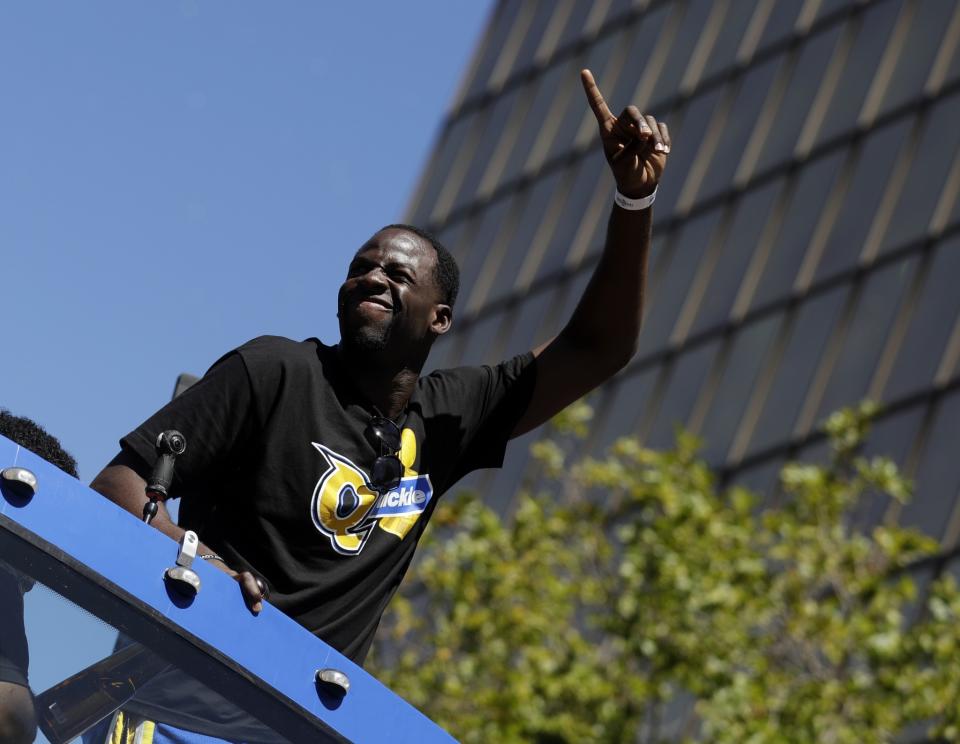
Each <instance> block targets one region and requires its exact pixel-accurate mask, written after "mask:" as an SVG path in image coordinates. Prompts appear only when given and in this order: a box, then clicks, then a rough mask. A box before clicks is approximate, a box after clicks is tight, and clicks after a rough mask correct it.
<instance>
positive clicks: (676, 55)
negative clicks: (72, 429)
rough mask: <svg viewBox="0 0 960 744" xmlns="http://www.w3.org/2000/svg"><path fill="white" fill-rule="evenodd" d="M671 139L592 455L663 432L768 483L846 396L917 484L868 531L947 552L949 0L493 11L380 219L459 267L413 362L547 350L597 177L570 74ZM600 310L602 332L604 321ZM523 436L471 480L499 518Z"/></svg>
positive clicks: (954, 478)
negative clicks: (638, 323) (411, 177)
mask: <svg viewBox="0 0 960 744" xmlns="http://www.w3.org/2000/svg"><path fill="white" fill-rule="evenodd" d="M584 67H588V68H590V69H592V70H593V71H594V74H595V76H596V78H597V81H598V83H599V85H600V88H601V90H602V91H603V92H604V94H605V96H606V98H607V101H608V103H609V105H610V107H611V109H613V110H614V111H615V112H618V111H620V110H621V109H622V108H623V107H624V106H626V105H627V104H629V103H634V104H636V105H638V106H639V107H640V108H641V110H644V111H648V112H650V113H653V114H654V115H655V116H657V117H658V118H659V119H661V120H664V121H666V122H668V124H669V126H670V130H671V134H672V139H673V144H674V147H673V152H672V154H671V155H670V161H669V163H668V167H667V172H666V174H665V177H664V180H663V183H662V184H661V187H660V193H659V196H658V199H657V203H656V206H655V208H654V211H655V218H654V236H655V237H654V243H653V248H652V252H651V256H650V271H649V288H648V299H647V309H646V314H645V327H644V331H643V333H642V337H641V341H640V351H639V353H638V355H637V356H636V358H635V359H634V361H633V362H632V363H631V364H630V365H629V367H628V368H627V369H625V370H624V371H623V372H621V373H620V374H619V375H618V376H617V377H616V378H614V379H613V380H611V381H610V382H608V383H607V384H606V385H604V386H603V388H602V389H600V390H598V391H596V392H595V393H594V394H593V395H592V396H591V402H592V404H593V405H594V408H595V411H596V414H595V425H594V427H593V432H592V434H591V438H590V440H589V441H588V443H587V445H586V447H587V448H588V449H589V450H590V451H592V452H594V453H598V452H600V451H602V450H603V448H604V447H606V446H607V445H609V444H610V443H611V442H612V441H613V440H614V439H615V438H616V437H618V436H620V435H623V434H628V433H629V434H634V435H637V436H639V437H640V438H641V440H642V441H643V442H644V443H646V444H648V445H650V446H654V447H662V446H667V445H669V444H670V443H671V441H672V438H673V435H674V430H675V426H676V425H677V424H680V425H682V426H684V427H686V428H687V429H688V430H690V431H692V432H693V433H695V434H697V435H699V436H700V437H702V438H703V440H704V441H705V449H704V455H705V456H706V457H707V459H708V460H709V461H710V462H711V463H713V464H714V465H716V466H717V467H718V468H719V469H720V470H721V472H722V473H723V474H724V477H725V478H726V480H727V481H728V482H740V483H743V484H745V485H748V486H750V487H753V488H755V489H756V490H758V491H760V492H761V493H765V494H771V495H772V496H771V497H772V498H775V496H773V494H775V492H776V475H777V473H778V471H779V468H780V467H781V465H782V464H783V463H784V461H785V460H786V459H790V458H797V457H813V458H815V457H817V456H818V454H822V452H823V450H824V447H825V443H824V440H823V437H822V434H821V429H820V425H821V424H822V422H823V420H824V418H825V416H826V415H827V414H828V413H830V412H831V411H833V410H835V409H837V408H838V407H840V406H842V405H845V404H852V403H856V402H857V401H860V400H862V399H864V398H871V399H873V400H876V401H878V402H880V403H882V404H883V406H884V408H883V413H882V414H881V416H880V418H879V419H878V421H877V423H876V425H875V427H874V431H873V434H872V436H871V438H870V442H869V445H868V449H869V450H870V451H871V452H875V453H884V454H889V455H891V456H893V457H894V458H895V459H896V460H897V461H898V462H899V463H900V464H901V466H902V467H903V468H905V469H906V471H907V472H908V473H909V474H911V476H912V477H913V478H914V479H915V483H916V496H915V498H914V500H913V501H912V502H911V503H909V504H907V505H905V506H901V505H899V504H896V503H893V502H887V501H880V500H877V501H876V503H874V504H872V505H871V506H870V509H871V510H872V511H871V513H870V514H868V515H865V516H866V517H867V518H868V519H872V520H882V519H895V520H899V521H900V522H901V523H907V524H911V525H915V526H917V527H919V528H921V529H923V530H924V531H925V532H927V533H929V534H931V535H933V536H935V537H937V538H939V539H940V540H941V541H942V544H943V547H944V551H945V556H949V555H952V551H955V550H956V546H957V545H958V544H960V542H958V539H960V500H958V491H960V457H957V455H956V448H957V442H958V440H960V366H958V361H960V200H958V192H960V4H958V3H956V2H954V1H953V0H873V1H872V2H851V1H850V0H804V1H803V2H801V1H800V0H797V2H792V1H791V2H786V1H778V2H775V1H774V0H669V1H659V2H658V0H640V1H639V2H632V3H631V2H629V1H628V0H595V1H591V0H557V1H554V0H536V1H534V0H523V2H521V1H520V0H501V1H500V2H499V3H498V4H497V5H496V6H495V8H494V9H493V11H492V13H491V17H490V20H489V23H488V26H487V28H486V31H485V33H484V36H483V38H482V41H481V42H480V44H479V47H478V49H477V51H476V53H475V54H474V57H473V60H472V63H471V65H470V67H469V68H468V71H467V73H466V76H465V79H464V82H463V84H462V86H461V91H460V92H459V94H458V95H457V97H456V100H455V101H454V103H453V105H452V107H451V110H450V113H449V115H448V118H447V120H446V122H445V123H444V125H443V127H442V129H441V132H440V134H439V137H438V140H437V143H436V145H435V148H434V151H433V153H432V155H431V157H430V160H429V162H428V165H427V167H426V169H425V172H424V173H423V175H422V177H421V181H420V183H419V185H418V188H417V191H416V193H415V195H414V197H413V199H412V201H411V204H410V207H409V210H408V214H407V219H408V220H409V221H410V222H414V223H416V224H421V225H424V226H426V227H428V228H430V229H432V230H433V231H434V232H436V233H437V234H438V235H439V237H440V238H441V240H442V241H443V242H444V243H445V244H446V245H447V246H448V247H449V248H450V249H451V250H452V252H453V253H454V254H455V256H456V257H457V259H458V261H459V263H460V266H461V269H462V272H463V290H462V293H461V298H460V300H459V301H458V307H457V313H456V315H457V320H456V322H455V324H454V330H453V331H452V332H451V333H450V334H448V335H447V336H446V337H444V338H443V339H442V340H441V341H439V342H438V344H437V347H436V349H435V351H434V355H433V358H432V359H431V364H432V365H433V366H436V367H441V366H452V365H457V364H468V363H469V364H472V363H485V362H495V361H497V360H499V359H502V358H504V357H506V356H509V355H512V354H515V353H520V352H522V351H525V350H527V349H529V348H531V347H532V346H534V345H535V344H537V343H539V342H541V341H543V340H545V339H547V338H549V337H550V336H551V335H552V334H555V333H556V332H557V331H558V330H559V329H560V328H561V327H562V325H563V323H564V322H565V321H566V320H567V318H568V317H569V315H570V313H571V311H572V309H573V305H574V303H575V301H576V299H577V298H578V297H579V295H580V292H581V291H582V289H583V287H584V286H585V284H586V281H587V279H588V278H589V275H590V272H591V270H592V268H593V266H594V265H595V263H596V260H597V257H598V255H599V252H600V250H601V247H602V244H603V239H604V231H605V225H606V219H607V215H608V213H609V210H610V206H611V203H612V196H613V180H612V178H611V176H610V175H609V172H608V169H607V166H606V164H605V163H604V161H603V158H602V155H601V153H600V150H599V147H598V144H597V141H596V122H595V120H594V118H593V116H592V114H591V113H590V111H589V109H588V107H587V105H586V103H585V100H584V96H583V93H582V90H581V86H580V82H579V77H578V72H579V70H580V69H581V68H584ZM611 322H615V319H614V318H611ZM541 435H542V434H540V433H537V432H534V433H531V434H529V435H527V436H525V437H524V438H522V439H521V440H520V442H519V444H515V445H514V447H513V448H512V450H511V451H510V453H509V455H508V459H507V462H506V464H505V467H504V468H503V470H501V471H490V472H486V473H482V474H479V475H477V476H475V477H474V478H473V480H472V481H471V485H472V486H473V487H476V488H479V489H482V490H483V492H484V493H485V494H486V497H487V498H488V499H489V501H490V502H491V503H493V504H495V505H497V506H498V507H500V508H503V509H508V508H509V504H510V501H511V499H512V497H513V495H514V493H515V492H516V490H517V488H518V485H519V483H520V481H521V478H522V475H523V472H524V469H525V467H526V466H527V464H528V461H529V456H528V454H527V451H528V445H529V443H530V441H531V440H532V439H534V438H536V437H537V436H541Z"/></svg>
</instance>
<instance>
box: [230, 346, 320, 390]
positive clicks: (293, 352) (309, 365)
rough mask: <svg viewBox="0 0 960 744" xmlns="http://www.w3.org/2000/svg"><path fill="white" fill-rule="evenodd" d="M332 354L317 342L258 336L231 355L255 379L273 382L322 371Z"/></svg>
mask: <svg viewBox="0 0 960 744" xmlns="http://www.w3.org/2000/svg"><path fill="white" fill-rule="evenodd" d="M331 351H332V348H331V347H329V346H326V345H325V344H323V343H322V342H321V341H319V340H318V339H316V338H308V339H304V340H303V341H295V340H293V339H290V338H284V337H283V336H257V338H254V339H251V340H250V341H247V342H246V343H245V344H242V345H241V346H238V347H237V348H236V349H234V350H233V351H232V352H231V354H236V355H237V356H239V357H240V359H241V360H243V364H244V366H245V367H246V368H247V372H248V374H249V375H250V377H251V378H252V379H265V380H270V379H274V378H276V379H280V378H282V377H284V376H286V375H289V374H291V373H295V372H297V371H303V372H304V373H306V372H307V371H309V370H312V369H317V368H319V367H322V366H323V364H324V360H325V359H328V358H329V355H330V353H331ZM228 356H229V355H228Z"/></svg>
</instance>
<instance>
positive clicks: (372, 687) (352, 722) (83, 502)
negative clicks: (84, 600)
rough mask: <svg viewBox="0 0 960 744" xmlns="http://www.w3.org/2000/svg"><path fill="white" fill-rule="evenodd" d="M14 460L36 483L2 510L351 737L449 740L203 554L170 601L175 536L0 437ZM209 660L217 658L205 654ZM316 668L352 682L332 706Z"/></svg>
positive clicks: (4, 455)
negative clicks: (185, 591)
mask: <svg viewBox="0 0 960 744" xmlns="http://www.w3.org/2000/svg"><path fill="white" fill-rule="evenodd" d="M13 466H17V467H23V468H27V469H29V470H30V471H31V472H33V473H34V474H35V475H36V476H37V480H38V490H37V493H36V495H35V496H34V497H33V498H32V499H30V500H29V501H28V502H27V503H26V504H24V505H14V504H12V503H10V502H9V501H8V500H7V499H5V498H3V496H0V514H3V515H4V516H5V517H7V518H9V519H11V520H12V521H15V522H17V523H18V524H19V525H21V526H22V527H24V528H26V529H27V530H29V531H30V532H32V533H34V534H35V535H37V536H38V537H40V538H42V539H43V540H45V541H47V542H49V543H51V544H52V545H53V546H55V547H56V548H57V549H59V550H61V551H63V552H64V553H66V554H67V555H69V556H71V557H72V558H73V559H74V560H77V561H79V562H81V563H83V564H84V565H85V566H87V567H88V568H89V569H91V570H93V571H94V572H95V573H96V574H98V575H99V576H100V577H102V578H103V579H105V580H106V581H109V582H113V583H114V584H116V585H118V586H120V587H121V588H123V589H124V590H126V591H127V592H129V593H130V594H131V595H133V596H134V597H136V598H137V599H138V600H141V601H142V602H144V603H145V604H147V605H149V606H150V607H152V608H153V609H154V610H156V611H157V612H158V613H160V614H161V615H163V616H164V617H166V618H169V619H170V620H171V621H173V622H174V623H176V624H177V625H178V626H179V627H180V628H182V629H183V630H184V631H186V633H188V634H191V635H193V636H195V637H197V638H198V639H200V640H201V641H203V642H204V643H206V644H208V645H209V646H211V647H212V648H214V649H216V650H217V651H219V652H220V653H222V654H223V655H225V656H227V657H229V658H230V659H232V660H233V661H235V662H236V663H237V664H239V665H240V666H242V667H243V668H245V669H246V670H247V671H248V672H250V673H251V674H253V675H254V676H256V677H257V678H259V679H260V680H262V681H263V683H264V684H265V686H268V687H270V688H273V690H275V691H276V692H277V693H279V694H280V695H283V696H285V697H286V698H288V699H289V700H291V701H293V702H294V703H296V704H297V705H299V706H300V707H301V708H303V709H305V710H306V711H309V713H310V714H312V715H314V716H316V717H317V718H319V719H320V720H322V721H323V722H324V723H325V724H326V725H327V726H329V727H330V728H332V729H333V730H334V731H336V732H337V733H339V734H340V735H341V736H343V737H345V738H346V739H348V740H350V741H353V742H358V743H363V742H383V741H390V742H398V743H403V742H410V743H411V744H414V743H416V744H431V743H432V742H455V741H456V740H455V739H454V738H453V737H452V736H450V734H448V733H447V732H446V731H444V730H443V729H442V728H440V727H439V726H437V725H436V724H435V723H434V722H433V721H431V720H430V719H429V718H427V717H426V716H425V715H423V714H422V713H421V712H420V711H418V710H417V709H416V708H414V707H413V706H412V705H410V704H409V703H407V702H406V701H405V700H403V699H402V698H401V697H399V696H398V695H396V694H394V693H393V692H391V691H390V690H389V689H388V688H387V687H385V686H384V685H383V684H381V683H380V682H378V681H377V680H376V679H375V678H374V677H373V676H371V675H370V674H368V673H367V672H365V671H364V670H363V669H362V668H361V667H359V666H357V665H356V664H354V663H353V662H351V661H350V660H349V659H347V658H346V657H345V656H343V655H341V654H340V653H339V652H337V651H336V650H334V649H333V648H331V647H330V646H329V645H327V644H326V643H324V642H323V641H322V640H320V639H319V638H317V637H316V636H314V635H313V634H311V633H310V632H309V631H307V630H306V629H305V628H303V627H302V626H301V625H298V624H297V623H296V622H294V621H293V620H292V619H290V618H289V617H287V616H286V615H284V614H283V613H282V612H280V611H279V610H277V609H276V608H274V607H272V606H271V605H270V604H269V603H264V608H263V611H262V612H261V613H260V614H259V615H257V616H254V615H252V614H251V613H250V612H249V611H248V610H247V608H246V606H245V605H244V603H243V600H242V598H241V596H240V591H239V589H238V587H237V584H236V582H234V581H233V580H231V579H230V577H228V576H227V575H226V574H224V573H223V572H221V571H219V570H217V569H216V568H213V567H212V566H208V565H205V564H204V562H203V561H195V562H194V569H195V570H196V572H197V574H198V575H199V576H200V579H201V584H202V586H201V591H200V593H199V594H198V595H197V597H196V599H195V601H194V602H193V603H192V604H191V605H190V606H189V607H186V608H179V607H177V606H176V605H175V604H173V603H172V602H171V601H170V598H169V595H168V593H167V590H166V588H165V584H164V581H163V578H162V577H163V572H164V571H165V570H166V568H168V567H169V566H171V565H173V562H174V560H175V559H176V555H177V545H176V543H175V542H173V541H172V540H170V539H169V538H168V537H166V536H164V535H162V534H161V533H160V532H158V531H157V530H155V529H153V528H152V527H150V526H148V525H146V524H143V523H142V522H140V521H139V520H138V519H136V517H134V516H133V515H132V514H130V513H129V512H126V511H124V510H123V509H121V508H120V507H118V506H116V505H115V504H113V503H112V502H110V501H109V500H107V499H105V498H104V497H103V496H101V495H100V494H98V493H96V492H94V491H92V490H90V489H89V488H88V487H86V486H84V485H83V484H82V483H80V481H78V480H76V479H75V478H72V477H70V476H69V475H67V474H66V473H64V472H63V471H61V470H60V469H59V468H57V467H55V466H53V465H51V464H50V463H48V462H46V461H45V460H43V459H42V458H40V457H38V456H37V455H35V454H34V453H32V452H30V451H29V450H27V449H24V448H22V447H20V446H18V445H17V444H15V443H13V442H11V441H10V440H9V439H6V438H5V437H3V436H0V470H2V469H4V468H8V467H13ZM85 609H88V610H89V609H90V608H85ZM105 619H107V620H108V621H109V618H105ZM165 632H170V631H165ZM211 663H217V662H216V661H215V660H214V659H213V658H211ZM324 667H333V668H335V669H339V670H340V671H343V672H344V673H346V674H347V675H348V676H349V678H350V691H349V692H348V693H347V694H346V695H345V696H344V698H343V701H342V703H341V704H340V705H339V707H337V708H335V709H328V708H327V707H326V706H324V705H323V704H322V703H321V701H320V700H319V697H318V694H317V689H316V687H315V681H314V680H315V673H316V670H318V669H322V668H324Z"/></svg>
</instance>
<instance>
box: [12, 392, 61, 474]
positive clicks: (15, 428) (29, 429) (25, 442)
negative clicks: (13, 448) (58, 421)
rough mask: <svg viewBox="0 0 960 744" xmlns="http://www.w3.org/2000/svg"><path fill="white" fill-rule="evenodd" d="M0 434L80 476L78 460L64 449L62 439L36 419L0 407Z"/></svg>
mask: <svg viewBox="0 0 960 744" xmlns="http://www.w3.org/2000/svg"><path fill="white" fill-rule="evenodd" d="M0 434H2V435H3V436H5V437H6V438H7V439H9V440H11V441H13V442H15V443H16V444H19V445H20V446H21V447H24V448H26V449H28V450H30V451H31V452H33V453H34V454H35V455H40V457H42V458H43V459H44V460H46V461H47V462H49V463H52V464H54V465H56V466H57V467H58V468H60V469H61V470H62V471H63V472H65V473H66V474H67V475H72V476H73V477H74V478H77V477H78V476H77V461H76V460H74V459H73V457H72V456H71V455H70V453H69V452H66V451H65V450H64V449H63V447H62V446H61V445H60V440H58V439H57V438H56V437H55V436H53V435H52V434H47V432H45V431H44V430H43V428H42V427H41V426H40V425H39V424H38V423H37V422H36V421H31V420H30V419H28V418H24V417H23V416H14V415H13V414H12V413H10V411H8V410H7V409H6V408H0Z"/></svg>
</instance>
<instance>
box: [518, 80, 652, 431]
mask: <svg viewBox="0 0 960 744" xmlns="http://www.w3.org/2000/svg"><path fill="white" fill-rule="evenodd" d="M580 79H581V82H582V83H583V89H584V92H585V93H586V96H587V102H588V104H589V105H590V108H591V110H592V111H593V113H594V116H596V117H597V124H598V125H599V127H600V143H601V145H602V146H603V154H604V156H605V157H606V159H607V163H608V164H609V166H610V170H611V171H612V172H613V177H614V180H615V181H616V185H617V191H618V192H619V194H620V195H621V197H626V199H622V198H620V197H618V198H617V203H615V204H614V206H613V207H612V208H611V212H610V220H609V223H608V224H607V239H606V243H605V244H604V248H603V254H602V255H601V256H600V262H599V263H598V264H597V267H596V269H594V272H593V276H592V277H591V278H590V282H589V283H588V284H587V288H586V289H585V290H584V293H583V295H582V296H581V298H580V301H579V302H578V303H577V307H576V309H575V310H574V311H573V315H572V316H571V318H570V320H569V322H568V323H567V325H566V326H565V327H564V329H563V330H562V331H561V332H560V334H559V335H558V336H556V337H555V338H553V339H552V340H550V341H548V342H547V343H545V344H543V345H542V346H539V347H538V348H536V349H534V351H533V353H534V356H535V357H536V358H537V381H536V385H535V387H534V390H533V396H532V398H531V400H530V405H529V406H528V408H527V411H526V413H525V414H524V416H523V418H521V419H520V422H519V423H518V424H517V426H516V428H515V429H514V431H513V436H519V435H521V434H524V433H525V432H527V431H530V429H533V428H534V427H536V426H539V425H540V424H542V423H543V422H545V421H547V420H548V419H550V418H551V417H552V416H554V415H555V414H557V413H559V412H560V411H561V410H563V409H564V408H565V407H566V406H568V405H569V404H570V403H572V402H573V401H575V400H577V398H580V397H582V396H583V395H585V394H586V393H588V392H589V391H590V390H593V388H595V387H597V386H598V385H600V384H601V383H603V382H604V381H605V380H607V379H609V378H610V377H611V376H613V375H614V374H615V373H616V372H617V371H619V370H620V369H622V368H623V367H624V366H625V365H626V364H627V362H629V361H630V358H631V357H632V356H633V354H634V353H635V351H636V348H637V337H638V336H639V333H640V325H641V321H642V319H643V297H644V286H645V283H646V275H647V253H648V251H649V249H650V233H651V224H652V220H653V209H652V207H646V208H643V203H644V202H643V201H641V203H640V204H639V205H638V204H631V202H635V201H636V200H644V197H649V196H650V195H651V194H653V192H654V191H655V190H656V187H657V184H658V183H659V181H660V176H661V175H662V174H663V169H664V167H665V166H666V164H667V154H668V153H669V152H670V133H669V132H668V130H667V125H666V124H663V123H661V122H658V121H657V120H656V119H655V118H654V117H653V116H651V115H649V114H647V115H644V114H641V113H640V111H639V109H637V107H636V106H628V107H627V108H625V109H624V110H623V113H621V114H620V116H614V115H613V113H611V111H610V109H609V107H608V106H607V103H606V101H605V100H604V98H603V95H602V94H601V93H600V89H599V88H598V87H597V84H596V82H595V81H594V79H593V75H592V74H591V73H590V71H589V70H583V71H582V72H581V73H580ZM621 204H624V205H625V206H621ZM637 206H639V207H641V208H639V209H636V208H629V207H637Z"/></svg>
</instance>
